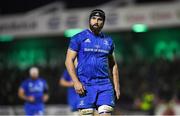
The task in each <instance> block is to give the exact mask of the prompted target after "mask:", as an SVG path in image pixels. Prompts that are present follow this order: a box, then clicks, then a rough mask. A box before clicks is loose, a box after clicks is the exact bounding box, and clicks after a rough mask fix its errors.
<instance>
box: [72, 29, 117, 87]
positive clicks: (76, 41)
mask: <svg viewBox="0 0 180 116" xmlns="http://www.w3.org/2000/svg"><path fill="white" fill-rule="evenodd" d="M69 49H71V50H73V51H76V52H77V59H78V66H77V76H78V78H79V80H80V81H81V82H82V83H83V84H87V85H88V84H89V85H94V84H106V83H110V79H109V76H110V74H109V64H108V56H109V55H110V54H112V53H113V50H114V44H113V41H112V39H111V38H110V37H108V36H106V35H105V34H103V33H100V34H99V35H98V36H97V35H94V33H92V32H91V31H90V30H89V29H86V30H84V31H82V32H80V33H78V34H76V35H75V36H73V37H72V38H71V41H70V44H69Z"/></svg>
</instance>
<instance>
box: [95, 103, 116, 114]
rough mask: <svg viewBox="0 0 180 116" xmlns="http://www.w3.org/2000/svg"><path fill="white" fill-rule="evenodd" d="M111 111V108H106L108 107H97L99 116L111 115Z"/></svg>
mask: <svg viewBox="0 0 180 116" xmlns="http://www.w3.org/2000/svg"><path fill="white" fill-rule="evenodd" d="M112 111H113V107H111V106H108V105H102V106H99V108H98V113H99V114H111V113H112Z"/></svg>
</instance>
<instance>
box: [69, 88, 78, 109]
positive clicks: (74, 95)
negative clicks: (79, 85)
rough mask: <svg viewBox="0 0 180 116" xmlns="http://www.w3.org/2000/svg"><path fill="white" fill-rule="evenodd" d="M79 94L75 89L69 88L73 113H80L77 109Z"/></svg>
mask: <svg viewBox="0 0 180 116" xmlns="http://www.w3.org/2000/svg"><path fill="white" fill-rule="evenodd" d="M77 97H78V94H77V93H76V91H75V89H74V88H69V89H68V104H69V106H70V108H71V111H72V112H75V111H78V109H77V102H78V101H77V99H78V98H77Z"/></svg>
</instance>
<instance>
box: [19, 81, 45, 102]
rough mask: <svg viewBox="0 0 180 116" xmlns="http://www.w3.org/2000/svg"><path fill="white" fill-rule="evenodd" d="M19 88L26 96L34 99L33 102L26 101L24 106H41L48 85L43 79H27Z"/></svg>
mask: <svg viewBox="0 0 180 116" xmlns="http://www.w3.org/2000/svg"><path fill="white" fill-rule="evenodd" d="M20 87H21V88H22V89H23V90H24V93H25V95H26V96H33V97H34V98H35V102H33V103H31V102H28V101H26V103H25V104H37V105H38V104H43V95H44V91H47V90H48V85H47V83H46V81H45V80H44V79H42V78H38V79H36V80H33V79H27V80H25V81H23V83H22V84H21V86H20Z"/></svg>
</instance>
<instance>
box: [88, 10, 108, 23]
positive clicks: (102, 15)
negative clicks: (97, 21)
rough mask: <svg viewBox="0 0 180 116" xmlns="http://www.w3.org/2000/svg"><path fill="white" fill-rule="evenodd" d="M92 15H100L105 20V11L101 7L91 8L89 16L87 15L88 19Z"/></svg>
mask: <svg viewBox="0 0 180 116" xmlns="http://www.w3.org/2000/svg"><path fill="white" fill-rule="evenodd" d="M92 16H99V17H101V18H102V19H103V20H104V21H105V18H106V16H105V12H104V11H103V10H101V9H95V10H92V11H91V13H90V16H89V19H91V17H92Z"/></svg>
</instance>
